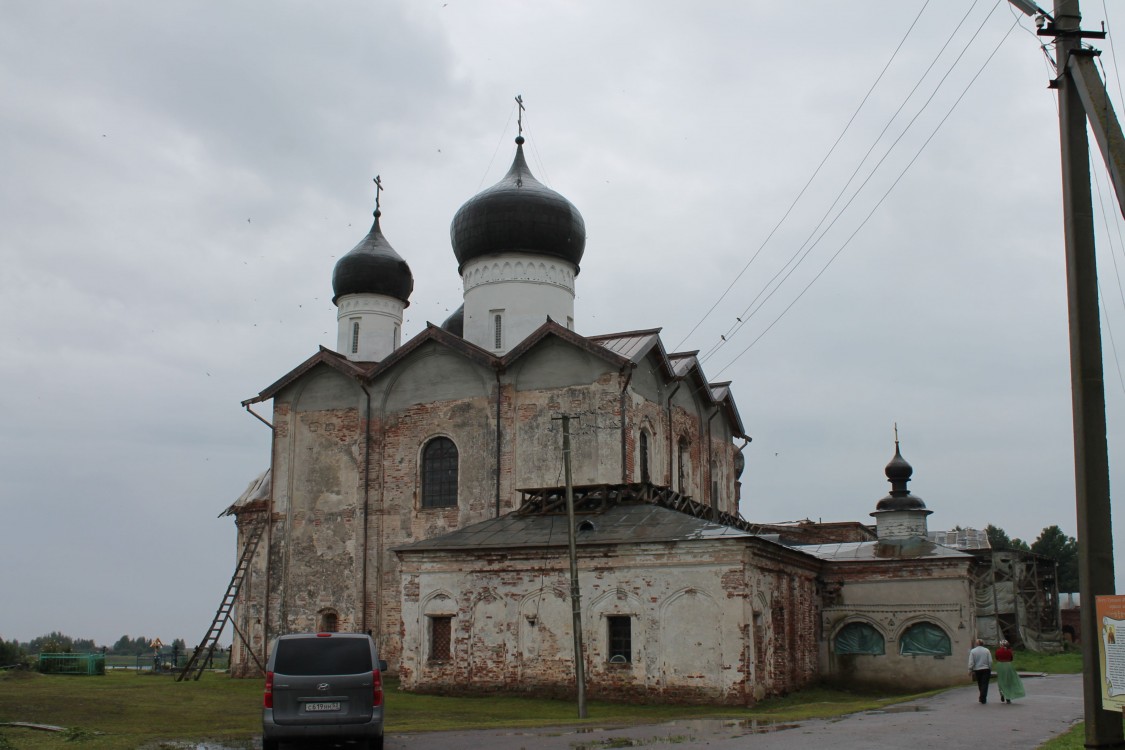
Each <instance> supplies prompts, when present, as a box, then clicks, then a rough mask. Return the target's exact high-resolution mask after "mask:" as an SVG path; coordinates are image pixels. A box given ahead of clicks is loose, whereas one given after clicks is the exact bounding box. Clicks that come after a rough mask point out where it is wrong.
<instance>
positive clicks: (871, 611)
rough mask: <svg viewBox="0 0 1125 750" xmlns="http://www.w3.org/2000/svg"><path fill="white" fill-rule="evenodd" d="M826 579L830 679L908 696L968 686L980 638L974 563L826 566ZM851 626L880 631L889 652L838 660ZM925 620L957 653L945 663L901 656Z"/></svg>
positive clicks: (824, 656)
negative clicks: (907, 637)
mask: <svg viewBox="0 0 1125 750" xmlns="http://www.w3.org/2000/svg"><path fill="white" fill-rule="evenodd" d="M823 577H824V581H825V583H824V585H825V591H826V593H825V602H824V608H823V615H822V616H823V633H824V639H823V641H822V643H821V667H822V669H823V671H824V675H825V677H826V678H828V679H830V680H835V681H839V682H843V683H846V684H849V685H855V684H866V685H870V686H873V687H884V688H893V689H905V690H926V689H930V688H936V687H945V686H948V685H961V684H964V683H965V681H966V667H965V664H966V660H967V659H968V653H969V649H970V648H972V641H973V639H974V637H975V636H974V633H975V621H974V619H973V610H972V607H971V606H969V602H970V601H971V599H970V592H971V589H970V579H969V562H967V561H966V560H962V559H955V560H932V559H931V560H925V559H919V560H895V561H888V562H878V563H867V564H860V563H839V562H833V563H828V564H826V566H825V572H824V576H823ZM850 622H865V623H867V624H869V625H871V626H872V627H874V628H875V629H876V630H877V631H878V632H879V633H880V634H882V635H883V637H884V639H885V648H886V653H885V654H882V655H869V654H836V653H835V649H834V638H835V635H836V633H837V632H839V630H840V629H841V628H843V627H844V626H845V625H847V624H848V623H850ZM919 622H931V623H933V624H935V625H937V626H939V627H940V628H941V629H942V630H943V631H945V633H946V635H948V636H949V637H950V645H951V651H952V653H951V654H950V655H948V656H944V657H940V656H920V655H919V656H915V655H909V654H907V655H904V654H900V653H899V648H900V638H901V636H902V634H903V633H904V632H905V631H906V630H907V629H908V628H909V627H911V626H912V625H915V624H917V623H919Z"/></svg>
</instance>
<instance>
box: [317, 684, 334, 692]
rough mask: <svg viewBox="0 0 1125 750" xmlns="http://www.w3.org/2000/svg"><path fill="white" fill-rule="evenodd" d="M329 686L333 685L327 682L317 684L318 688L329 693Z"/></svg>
mask: <svg viewBox="0 0 1125 750" xmlns="http://www.w3.org/2000/svg"><path fill="white" fill-rule="evenodd" d="M329 687H331V686H330V685H329V684H328V683H327V682H322V683H320V684H319V685H317V686H316V689H317V690H319V691H320V692H322V693H327V692H328V688H329Z"/></svg>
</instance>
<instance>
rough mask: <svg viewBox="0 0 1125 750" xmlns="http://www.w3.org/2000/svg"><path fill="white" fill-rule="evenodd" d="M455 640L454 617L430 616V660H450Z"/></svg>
mask: <svg viewBox="0 0 1125 750" xmlns="http://www.w3.org/2000/svg"><path fill="white" fill-rule="evenodd" d="M452 640H453V618H452V617H448V616H443V617H431V618H430V661H449V659H450V657H451V654H452V651H453V650H452V648H451V642H452Z"/></svg>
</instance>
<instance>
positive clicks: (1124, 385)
mask: <svg viewBox="0 0 1125 750" xmlns="http://www.w3.org/2000/svg"><path fill="white" fill-rule="evenodd" d="M1093 157H1094V154H1092V153H1090V154H1089V155H1088V158H1089V159H1091V160H1092V159H1093ZM1100 172H1101V169H1097V168H1093V169H1091V170H1090V174H1091V175H1092V176H1093V178H1094V185H1095V187H1096V188H1097V193H1098V208H1099V209H1101V214H1102V222H1103V223H1104V224H1105V233H1106V240H1107V241H1108V242H1109V257H1110V259H1111V260H1112V261H1113V274H1114V278H1115V279H1116V280H1117V292H1118V295H1119V297H1120V299H1121V306H1122V308H1123V309H1125V289H1122V285H1121V270H1120V269H1119V268H1118V267H1117V254H1116V253H1115V252H1114V244H1113V235H1112V234H1111V233H1110V230H1109V212H1107V211H1106V199H1105V197H1104V196H1103V195H1102V181H1101V179H1100V178H1099V177H1098V174H1099V173H1100ZM1110 202H1112V198H1111V199H1110ZM1113 213H1114V214H1116V215H1117V216H1118V217H1120V212H1117V211H1114V212H1113ZM1114 223H1115V224H1116V226H1117V238H1118V245H1119V246H1120V241H1121V222H1120V221H1116V222H1114ZM1098 299H1099V300H1101V312H1102V316H1103V317H1104V318H1105V327H1106V331H1108V332H1109V346H1110V351H1112V352H1113V361H1114V363H1115V364H1116V365H1117V380H1118V382H1119V383H1120V384H1121V391H1122V393H1125V375H1122V372H1121V358H1120V357H1119V356H1118V354H1117V342H1116V340H1115V337H1114V335H1113V324H1112V323H1111V322H1110V317H1109V305H1108V304H1107V302H1106V299H1105V294H1104V292H1103V291H1102V284H1101V280H1100V279H1099V280H1098Z"/></svg>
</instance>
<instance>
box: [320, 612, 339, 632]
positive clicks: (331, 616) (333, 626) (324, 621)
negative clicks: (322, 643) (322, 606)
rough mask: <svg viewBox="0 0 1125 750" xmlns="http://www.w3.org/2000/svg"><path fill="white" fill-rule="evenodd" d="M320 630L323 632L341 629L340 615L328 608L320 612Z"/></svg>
mask: <svg viewBox="0 0 1125 750" xmlns="http://www.w3.org/2000/svg"><path fill="white" fill-rule="evenodd" d="M318 630H319V631H320V632H321V633H336V632H339V630H340V617H339V615H337V614H336V613H335V612H333V611H332V610H326V611H324V612H321V613H320V627H319V628H318Z"/></svg>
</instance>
